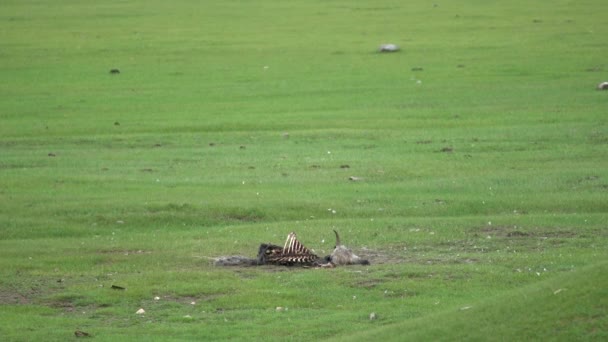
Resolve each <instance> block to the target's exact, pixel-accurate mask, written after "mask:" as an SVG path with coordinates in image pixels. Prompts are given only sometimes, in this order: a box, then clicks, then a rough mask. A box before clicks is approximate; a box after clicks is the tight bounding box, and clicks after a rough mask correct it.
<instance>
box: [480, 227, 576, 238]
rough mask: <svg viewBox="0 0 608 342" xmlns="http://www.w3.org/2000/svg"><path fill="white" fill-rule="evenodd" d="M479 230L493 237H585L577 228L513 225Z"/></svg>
mask: <svg viewBox="0 0 608 342" xmlns="http://www.w3.org/2000/svg"><path fill="white" fill-rule="evenodd" d="M479 232H480V233H482V234H484V235H488V236H492V237H505V238H576V237H583V235H584V233H583V234H581V233H579V232H577V231H576V229H574V228H572V229H565V228H549V227H541V228H539V227H537V228H531V229H518V228H515V227H511V226H489V227H483V228H481V229H479Z"/></svg>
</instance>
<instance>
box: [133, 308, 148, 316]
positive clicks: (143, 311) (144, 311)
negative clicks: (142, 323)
mask: <svg viewBox="0 0 608 342" xmlns="http://www.w3.org/2000/svg"><path fill="white" fill-rule="evenodd" d="M135 313H136V314H138V315H143V314H145V313H146V310H144V309H139V310H137V312H135Z"/></svg>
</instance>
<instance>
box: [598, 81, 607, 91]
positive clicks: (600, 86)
mask: <svg viewBox="0 0 608 342" xmlns="http://www.w3.org/2000/svg"><path fill="white" fill-rule="evenodd" d="M597 90H608V82H602V83H600V84H598V85H597Z"/></svg>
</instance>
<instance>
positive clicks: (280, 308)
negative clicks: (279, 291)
mask: <svg viewBox="0 0 608 342" xmlns="http://www.w3.org/2000/svg"><path fill="white" fill-rule="evenodd" d="M275 310H276V311H277V312H280V311H284V310H285V308H284V307H282V306H277V308H276V309H275Z"/></svg>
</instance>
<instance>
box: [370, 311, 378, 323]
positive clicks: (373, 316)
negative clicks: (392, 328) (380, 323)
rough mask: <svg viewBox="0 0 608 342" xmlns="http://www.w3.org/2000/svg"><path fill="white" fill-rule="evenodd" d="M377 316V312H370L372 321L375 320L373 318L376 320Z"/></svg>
mask: <svg viewBox="0 0 608 342" xmlns="http://www.w3.org/2000/svg"><path fill="white" fill-rule="evenodd" d="M377 318H378V316H377V315H376V313H375V312H372V313H370V314H369V320H370V321H373V320H375V319H377Z"/></svg>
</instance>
